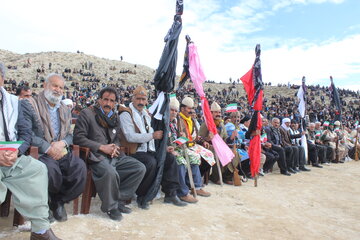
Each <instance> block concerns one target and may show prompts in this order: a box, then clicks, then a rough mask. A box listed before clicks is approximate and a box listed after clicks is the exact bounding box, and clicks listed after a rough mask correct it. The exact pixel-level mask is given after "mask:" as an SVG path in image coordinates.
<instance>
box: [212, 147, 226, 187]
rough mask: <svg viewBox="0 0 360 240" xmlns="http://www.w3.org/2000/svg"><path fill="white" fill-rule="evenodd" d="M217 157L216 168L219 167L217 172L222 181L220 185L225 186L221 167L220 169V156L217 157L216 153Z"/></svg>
mask: <svg viewBox="0 0 360 240" xmlns="http://www.w3.org/2000/svg"><path fill="white" fill-rule="evenodd" d="M214 155H215V160H216V167H217V170H218V172H219V180H220V185H221V186H223V185H224V182H223V179H222V172H221V167H220V161H219V158H218V156H217V155H216V153H214Z"/></svg>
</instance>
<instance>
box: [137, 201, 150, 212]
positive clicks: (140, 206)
mask: <svg viewBox="0 0 360 240" xmlns="http://www.w3.org/2000/svg"><path fill="white" fill-rule="evenodd" d="M137 204H138V207H139V208H141V209H143V210H149V209H150V204H149V203H148V202H146V203H142V202H140V201H137Z"/></svg>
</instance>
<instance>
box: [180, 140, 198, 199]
mask: <svg viewBox="0 0 360 240" xmlns="http://www.w3.org/2000/svg"><path fill="white" fill-rule="evenodd" d="M181 147H182V149H183V150H184V156H185V160H186V167H187V170H188V176H189V181H190V188H191V189H190V192H192V193H193V195H194V198H196V197H197V193H196V189H195V184H194V179H193V175H192V171H191V165H190V160H189V156H188V154H187V152H186V147H185V143H184V144H182V145H181Z"/></svg>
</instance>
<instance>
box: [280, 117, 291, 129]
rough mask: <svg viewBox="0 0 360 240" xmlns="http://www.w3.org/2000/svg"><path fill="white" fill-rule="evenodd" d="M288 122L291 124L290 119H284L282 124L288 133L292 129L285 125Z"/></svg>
mask: <svg viewBox="0 0 360 240" xmlns="http://www.w3.org/2000/svg"><path fill="white" fill-rule="evenodd" d="M288 122H291V120H290V118H284V119H283V120H282V124H281V127H282V128H284V129H285V130H286V131H289V130H290V127H288V126H286V124H285V123H288Z"/></svg>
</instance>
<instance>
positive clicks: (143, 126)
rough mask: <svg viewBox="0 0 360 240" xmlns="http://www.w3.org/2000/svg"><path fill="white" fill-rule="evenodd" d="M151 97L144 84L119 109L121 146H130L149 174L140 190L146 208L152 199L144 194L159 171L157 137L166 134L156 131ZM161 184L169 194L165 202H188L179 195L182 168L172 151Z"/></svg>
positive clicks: (138, 193)
mask: <svg viewBox="0 0 360 240" xmlns="http://www.w3.org/2000/svg"><path fill="white" fill-rule="evenodd" d="M147 97H148V94H147V90H146V89H145V88H144V87H143V86H138V87H137V88H135V90H134V92H133V97H132V102H131V103H130V104H129V107H128V108H126V107H120V108H119V114H120V129H121V131H120V141H121V145H122V146H125V147H127V148H128V149H129V151H130V154H131V156H132V157H134V158H136V159H137V160H139V161H140V162H142V163H143V164H144V165H145V168H146V172H145V176H144V178H143V180H142V182H141V183H140V185H139V187H138V189H137V190H136V194H137V203H138V206H139V208H142V209H145V210H147V209H149V207H150V206H149V202H145V201H144V197H145V195H146V194H147V192H148V190H149V188H150V187H151V185H152V184H153V182H154V180H155V176H156V171H157V160H156V158H155V151H156V149H155V141H154V140H157V139H162V137H163V131H162V130H158V131H154V129H153V128H152V127H151V117H150V116H149V114H148V113H147V111H146V110H145V109H144V107H145V105H146V104H147ZM161 186H162V191H163V192H164V193H165V199H164V202H166V203H172V204H174V205H176V206H185V205H186V204H185V203H184V202H182V201H181V200H180V199H179V198H178V197H177V194H176V192H177V190H178V188H179V177H178V169H177V164H176V160H175V157H174V155H173V154H171V153H169V152H168V153H167V154H166V158H165V162H164V170H163V178H162V181H161Z"/></svg>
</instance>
